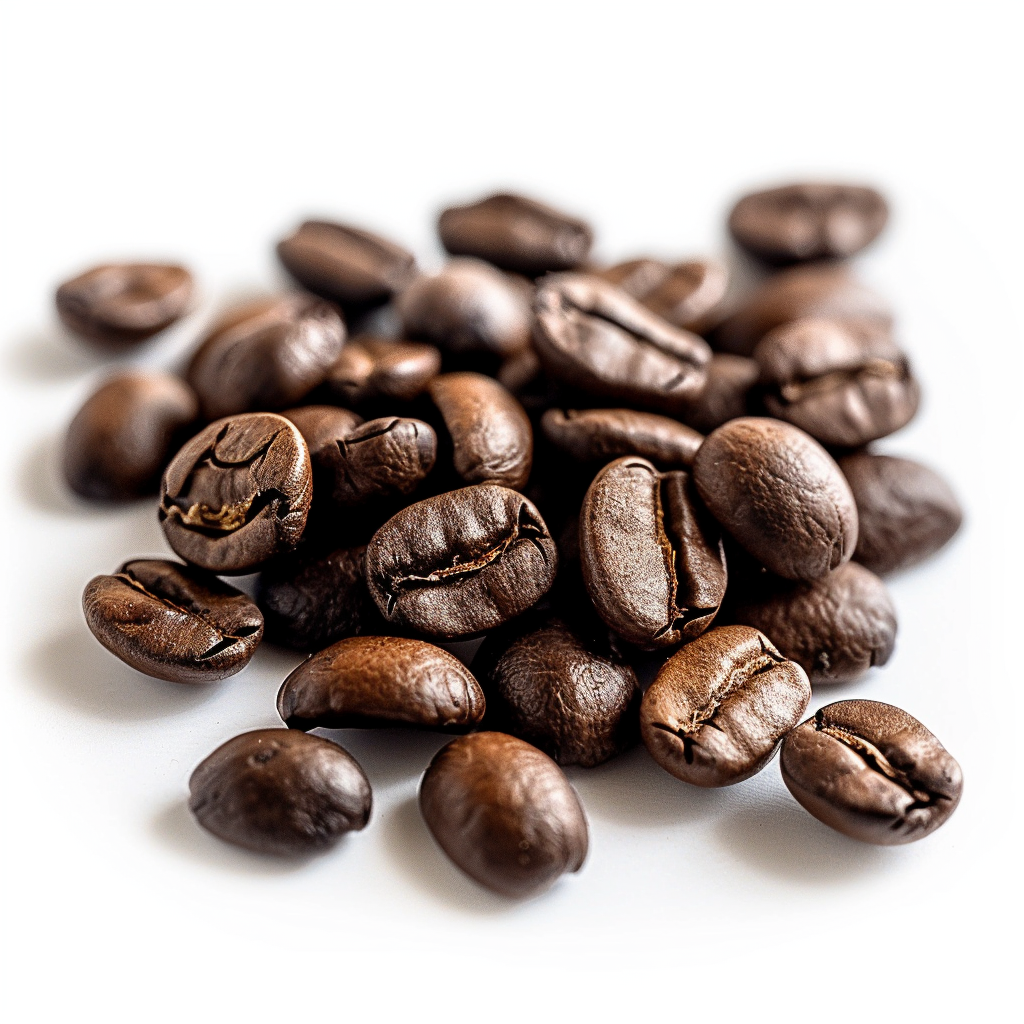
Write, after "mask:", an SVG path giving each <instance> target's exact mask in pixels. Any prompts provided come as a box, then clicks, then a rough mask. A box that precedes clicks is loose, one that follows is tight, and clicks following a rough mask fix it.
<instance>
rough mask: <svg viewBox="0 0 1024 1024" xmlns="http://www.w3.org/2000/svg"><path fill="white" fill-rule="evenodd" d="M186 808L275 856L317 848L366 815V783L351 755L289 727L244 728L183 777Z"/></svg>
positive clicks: (222, 834) (358, 825) (221, 832)
mask: <svg viewBox="0 0 1024 1024" xmlns="http://www.w3.org/2000/svg"><path fill="white" fill-rule="evenodd" d="M188 788H189V793H190V796H189V803H188V805H189V809H190V810H191V811H192V813H193V814H194V815H195V817H196V820H197V821H198V822H199V824H200V825H202V826H203V828H205V829H206V830H207V831H209V832H212V833H213V834H214V835H215V836H217V837H218V838H220V839H223V840H225V841H226V842H229V843H233V844H234V845H236V846H242V847H245V848H246V849H248V850H255V851H256V852H257V853H269V854H274V855H276V856H282V857H288V856H301V855H303V854H311V853H319V852H320V851H322V850H325V849H327V848H328V847H329V846H331V845H333V844H334V843H335V842H336V841H337V840H338V839H339V838H340V837H341V836H343V835H344V834H345V833H346V832H358V831H359V830H360V829H362V828H363V827H364V826H365V825H366V823H367V821H368V820H369V818H370V808H371V803H372V797H371V794H370V783H369V782H368V781H367V778H366V775H365V774H364V773H363V769H362V768H360V767H359V764H358V762H357V761H356V759H355V758H354V757H352V755H351V754H349V753H348V752H347V751H345V750H343V749H342V748H341V747H339V746H338V745H337V744H336V743H331V742H330V740H325V739H322V738H321V737H319V736H309V735H307V734H306V733H303V732H292V731H291V730H288V729H258V730H256V731H254V732H246V733H242V735H241V736H235V737H234V739H230V740H228V741H227V743H224V744H223V745H221V746H220V747H218V748H217V749H216V750H215V751H214V752H213V753H212V754H210V756H209V757H207V758H206V760H205V761H203V762H201V763H200V764H199V765H198V767H197V768H196V770H195V771H194V772H193V773H192V777H191V778H190V779H189V783H188Z"/></svg>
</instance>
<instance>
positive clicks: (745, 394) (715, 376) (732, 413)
mask: <svg viewBox="0 0 1024 1024" xmlns="http://www.w3.org/2000/svg"><path fill="white" fill-rule="evenodd" d="M707 372H708V376H707V383H706V384H705V385H704V387H703V389H702V390H701V392H700V394H699V395H697V396H696V397H695V398H691V399H688V400H687V401H686V402H684V403H683V405H682V406H681V407H680V408H679V410H678V416H679V418H680V419H681V420H682V421H683V422H684V423H687V424H689V425H690V426H691V427H693V428H694V429H695V430H699V431H701V432H702V433H705V434H709V433H710V432H711V431H712V430H714V429H715V427H720V426H721V425H722V424H723V423H728V421H729V420H734V419H737V418H738V417H740V416H746V415H748V414H749V413H751V412H753V411H754V410H753V409H752V407H751V393H752V391H753V389H754V386H755V385H756V384H757V380H758V377H759V376H760V374H761V371H760V368H759V367H758V365H757V363H755V362H754V360H753V359H748V358H747V357H745V356H734V355H730V354H729V353H728V352H716V353H715V354H714V355H712V357H711V362H709V363H708V367H707Z"/></svg>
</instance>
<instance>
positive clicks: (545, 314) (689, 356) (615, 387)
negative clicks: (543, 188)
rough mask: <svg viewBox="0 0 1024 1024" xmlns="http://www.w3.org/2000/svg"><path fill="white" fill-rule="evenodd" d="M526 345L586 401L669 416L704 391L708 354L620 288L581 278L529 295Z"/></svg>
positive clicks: (562, 279) (567, 277)
mask: <svg viewBox="0 0 1024 1024" xmlns="http://www.w3.org/2000/svg"><path fill="white" fill-rule="evenodd" d="M534 309H535V312H536V316H537V318H536V323H535V325H534V342H535V344H536V347H537V352H538V354H539V355H540V358H541V362H542V363H543V364H544V367H545V369H546V370H547V371H548V372H549V373H550V374H552V376H554V377H556V378H558V379H559V380H562V381H564V382H565V383H567V384H570V385H572V386H573V387H577V388H580V389H582V390H583V391H587V392H589V393H591V394H594V395H601V396H604V397H608V398H612V399H615V400H616V401H623V402H627V403H628V404H630V405H639V406H643V407H646V408H652V409H658V410H661V411H666V412H671V411H673V410H674V409H677V408H678V407H679V406H680V404H681V403H682V402H684V401H686V400H687V399H690V398H693V397H695V396H696V395H697V394H698V392H699V391H700V389H701V388H702V387H703V386H704V382H705V380H706V376H707V374H706V366H707V363H708V360H709V359H710V358H711V350H710V349H709V348H708V346H707V344H706V343H705V342H704V340H703V339H702V338H699V337H697V335H696V334H691V333H689V332H688V331H684V330H682V329H680V328H678V327H673V326H672V325H671V324H669V323H666V322H665V321H664V320H662V319H661V318H660V317H657V316H655V315H654V314H653V313H651V312H650V310H648V309H645V308H644V307H643V306H641V305H640V304H639V303H638V302H637V301H636V300H635V299H631V298H630V297H629V296H628V295H627V294H626V293H625V292H623V291H622V290H621V289H618V288H616V287H615V286H614V285H611V284H608V282H607V281H602V280H601V279H600V278H598V277H593V276H590V275H586V274H559V275H557V276H552V277H549V278H545V279H544V281H543V282H542V283H541V284H540V286H539V287H538V288H537V298H536V302H535V306H534Z"/></svg>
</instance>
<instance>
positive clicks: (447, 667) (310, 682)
mask: <svg viewBox="0 0 1024 1024" xmlns="http://www.w3.org/2000/svg"><path fill="white" fill-rule="evenodd" d="M486 706H487V705H486V701H485V700H484V694H483V690H481V689H480V684H479V683H477V681H476V679H475V678H474V676H473V673H472V672H470V671H469V669H468V668H466V666H465V665H463V664H462V662H461V661H459V659H458V658H456V657H454V656H453V655H451V654H449V653H448V652H447V651H444V650H442V649H441V648H440V647H435V646H434V645H433V644H428V643H424V641H422V640H407V639H406V638H404V637H398V636H357V637H350V638H349V639H347V640H340V641H338V643H336V644H333V645H332V646H331V647H328V648H327V649H326V650H324V651H321V652H320V653H319V654H314V655H313V657H312V658H310V659H309V660H308V661H304V662H303V663H302V664H301V665H300V666H299V667H298V668H297V669H296V670H295V671H294V672H292V674H291V675H290V676H289V677H288V678H287V679H286V680H285V681H284V685H283V686H282V687H281V691H280V693H278V695H277V711H278V714H280V716H281V718H282V720H283V721H284V723H285V725H287V726H288V728H289V729H316V728H318V727H322V728H325V729H369V728H374V727H379V726H384V727H387V726H412V727H414V728H418V729H440V730H442V731H444V732H469V730H470V729H472V728H473V726H475V725H478V724H479V723H480V721H481V720H482V719H483V717H484V711H485V710H486Z"/></svg>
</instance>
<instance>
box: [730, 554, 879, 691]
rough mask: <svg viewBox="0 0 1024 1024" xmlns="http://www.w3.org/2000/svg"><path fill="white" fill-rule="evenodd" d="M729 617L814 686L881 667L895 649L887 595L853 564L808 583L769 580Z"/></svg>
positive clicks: (738, 601) (842, 680) (747, 594)
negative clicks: (794, 666) (799, 669)
mask: <svg viewBox="0 0 1024 1024" xmlns="http://www.w3.org/2000/svg"><path fill="white" fill-rule="evenodd" d="M730 618H731V619H732V620H734V621H736V622H742V623H744V624H746V625H748V626H753V627H754V628H755V629H759V630H761V632H762V633H764V634H765V635H766V636H767V637H769V638H770V639H771V641H772V643H773V644H775V646H776V647H778V649H779V650H780V651H782V653H783V654H784V655H785V656H786V657H787V658H789V659H790V660H791V661H795V662H796V663H797V664H798V665H800V666H801V667H802V668H803V670H804V671H805V672H806V673H807V674H808V676H810V679H811V682H812V683H814V684H815V685H817V684H818V683H845V682H848V681H849V680H851V679H856V678H857V677H858V676H861V675H863V674H864V673H865V672H866V671H867V670H868V669H869V668H871V666H872V665H884V664H885V663H886V662H887V661H888V660H889V657H890V655H891V654H892V651H893V647H894V646H895V644H896V609H895V607H894V606H893V603H892V598H891V597H890V596H889V591H888V590H887V589H886V586H885V584H884V583H883V582H882V581H881V580H880V579H879V578H878V577H877V576H876V575H875V574H874V573H872V572H870V571H869V570H868V569H865V568H864V566H862V565H858V564H857V563H856V562H847V563H846V564H845V565H841V566H839V568H837V569H835V570H834V571H833V572H830V573H829V574H828V575H827V576H824V577H822V578H821V579H818V580H814V581H812V582H810V583H791V582H789V581H784V580H775V581H771V582H765V583H764V584H763V585H762V586H761V587H759V588H754V589H752V590H750V591H746V592H745V591H743V590H741V591H740V594H739V595H738V596H737V598H736V604H735V606H734V608H733V610H732V613H731V616H730Z"/></svg>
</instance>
